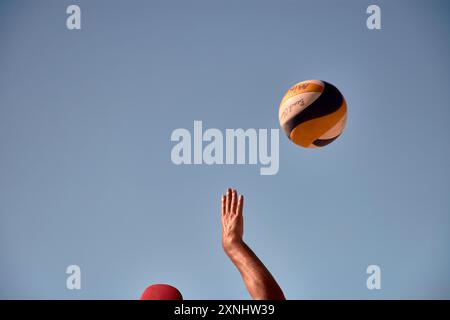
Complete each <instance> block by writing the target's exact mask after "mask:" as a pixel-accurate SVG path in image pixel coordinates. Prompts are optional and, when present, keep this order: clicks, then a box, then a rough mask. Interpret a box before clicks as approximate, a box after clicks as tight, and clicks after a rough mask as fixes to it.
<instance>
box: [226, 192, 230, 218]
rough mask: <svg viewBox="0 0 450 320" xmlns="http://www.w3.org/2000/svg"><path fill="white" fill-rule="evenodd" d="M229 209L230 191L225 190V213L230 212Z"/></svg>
mask: <svg viewBox="0 0 450 320" xmlns="http://www.w3.org/2000/svg"><path fill="white" fill-rule="evenodd" d="M230 208H231V189H227V199H226V205H225V209H226V213H228V212H230Z"/></svg>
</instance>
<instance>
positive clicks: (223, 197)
mask: <svg viewBox="0 0 450 320" xmlns="http://www.w3.org/2000/svg"><path fill="white" fill-rule="evenodd" d="M225 200H226V197H225V196H224V195H222V210H221V213H222V216H223V215H224V214H225Z"/></svg>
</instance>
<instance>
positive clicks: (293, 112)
mask: <svg viewBox="0 0 450 320" xmlns="http://www.w3.org/2000/svg"><path fill="white" fill-rule="evenodd" d="M278 119H279V120H280V126H281V127H282V128H283V130H284V132H286V135H287V136H288V138H289V139H290V140H291V141H292V142H294V143H295V144H297V145H299V146H302V147H305V148H317V147H323V146H326V145H327V144H329V143H331V142H333V141H334V140H336V139H337V138H338V137H339V136H340V135H341V134H342V131H344V128H345V123H346V121H347V104H346V102H345V99H344V97H343V96H342V94H341V93H340V91H339V90H338V89H337V88H336V87H335V86H333V85H332V84H331V83H328V82H325V81H321V80H306V81H302V82H299V83H297V84H296V85H294V86H292V87H291V88H289V90H288V91H287V92H286V94H285V95H284V97H283V99H282V100H281V103H280V107H279V111H278Z"/></svg>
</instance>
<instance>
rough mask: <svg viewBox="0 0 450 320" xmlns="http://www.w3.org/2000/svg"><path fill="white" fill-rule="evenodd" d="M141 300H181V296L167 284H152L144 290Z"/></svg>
mask: <svg viewBox="0 0 450 320" xmlns="http://www.w3.org/2000/svg"><path fill="white" fill-rule="evenodd" d="M141 300H183V296H182V295H181V293H180V291H178V289H177V288H175V287H172V286H169V285H168V284H153V285H151V286H149V287H147V289H145V290H144V292H143V293H142V295H141Z"/></svg>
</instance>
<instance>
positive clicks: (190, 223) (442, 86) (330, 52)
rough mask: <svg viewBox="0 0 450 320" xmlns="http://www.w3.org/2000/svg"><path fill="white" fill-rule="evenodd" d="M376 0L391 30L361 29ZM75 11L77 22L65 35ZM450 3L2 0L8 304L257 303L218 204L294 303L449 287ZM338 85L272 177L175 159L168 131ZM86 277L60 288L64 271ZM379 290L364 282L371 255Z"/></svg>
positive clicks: (269, 111) (262, 120)
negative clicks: (333, 100)
mask: <svg viewBox="0 0 450 320" xmlns="http://www.w3.org/2000/svg"><path fill="white" fill-rule="evenodd" d="M372 3H375V4H378V5H379V6H380V7H381V12H382V30H378V31H370V30H368V29H367V28H366V24H365V21H366V17H367V15H366V13H365V12H366V8H367V6H368V5H369V4H372ZM70 4H78V5H80V7H81V10H82V30H79V31H69V30H67V29H66V26H65V20H66V17H67V15H66V13H65V10H66V7H67V6H68V5H70ZM449 9H450V5H449V3H448V1H379V0H377V1H370V2H369V1H361V0H354V1H345V2H343V1H285V0H283V1H280V0H277V1H275V0H271V1H256V0H255V1H236V0H231V1H230V0H227V1H222V0H215V1H209V0H208V1H207V0H192V1H181V0H180V1H174V0H171V1H125V0H122V1H113V0H108V1H100V0H97V1H56V0H54V1H23V0H20V1H15V0H14V1H12V0H2V1H1V2H0V298H40V299H47V298H62V299H79V298H85V299H91V298H100V299H107V298H112V299H136V298H138V297H139V295H140V293H141V292H142V290H143V289H144V288H145V287H146V286H147V285H149V284H152V283H170V284H172V285H174V286H176V287H177V288H179V289H180V291H181V292H182V293H183V295H184V297H185V298H187V299H221V298H223V299H227V298H230V299H239V298H241V299H246V298H248V294H247V292H246V290H245V287H244V285H243V283H242V281H241V279H240V276H239V274H238V272H237V271H236V270H235V268H234V267H233V265H232V264H231V263H230V261H228V260H227V258H226V256H225V255H224V254H223V252H222V251H221V246H220V221H219V206H220V204H219V201H220V194H221V192H223V191H224V190H225V188H226V187H228V186H233V187H236V188H237V189H238V190H239V191H242V192H243V193H244V194H245V196H246V207H245V211H244V215H245V240H246V241H247V242H248V243H249V245H250V246H251V247H252V248H253V249H254V250H255V252H256V253H257V254H258V255H259V256H260V258H261V259H262V260H263V261H264V262H265V263H266V265H267V266H268V268H269V269H270V270H271V271H272V273H273V274H274V276H275V277H276V278H277V279H278V281H279V283H280V285H281V287H282V288H283V289H284V291H285V294H286V296H287V298H290V299H305V298H312V299H315V298H364V299H366V298H367V299H372V298H373V299H378V298H450V279H449V278H450V277H449V273H448V272H449V270H450V247H449V246H450V217H449V213H450V198H449V194H450V192H449V191H450V182H449V181H450V169H449V164H450V152H449V139H450V127H449V120H450V111H449V107H450V106H449V101H450V90H449V85H450V72H449V71H450V68H449V67H450V63H449V59H448V57H449V56H450V44H449V39H450V35H449V30H450V19H449V18H450V16H449V14H450V10H449ZM305 79H323V80H326V81H329V82H331V83H334V84H335V85H336V86H337V87H339V88H340V89H341V91H342V92H343V94H344V95H345V97H346V100H347V103H348V110H349V113H348V116H349V118H348V124H347V129H346V131H345V132H344V134H343V135H342V137H341V138H339V139H338V140H336V141H335V142H334V143H332V144H331V145H329V146H327V147H326V148H323V149H321V150H307V149H302V148H299V147H296V146H295V145H293V144H292V143H291V142H289V140H288V139H287V138H286V137H285V136H284V135H283V134H282V132H280V170H279V173H278V174H277V175H274V176H260V175H259V167H257V166H175V165H174V164H173V163H172V162H171V160H170V151H171V148H172V146H173V143H172V142H171V141H170V135H171V133H172V131H173V130H174V129H176V128H188V129H190V130H192V126H193V121H194V120H202V121H203V123H204V126H205V127H206V128H210V127H214V128H219V129H221V130H224V129H226V128H278V118H277V108H278V103H279V101H280V99H281V97H282V95H283V93H284V91H285V90H286V89H287V88H288V87H290V86H291V85H293V84H294V83H296V82H298V81H301V80H305ZM71 264H77V265H79V266H80V267H81V270H82V290H80V291H69V290H67V289H66V287H65V281H66V277H67V275H66V274H65V269H66V267H67V266H68V265H71ZM370 264H376V265H379V266H380V267H381V270H382V289H381V290H379V291H376V290H373V291H369V290H368V289H367V288H366V278H367V275H366V273H365V272H366V268H367V266H368V265H370Z"/></svg>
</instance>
